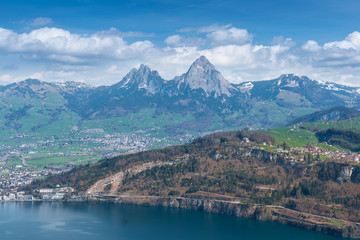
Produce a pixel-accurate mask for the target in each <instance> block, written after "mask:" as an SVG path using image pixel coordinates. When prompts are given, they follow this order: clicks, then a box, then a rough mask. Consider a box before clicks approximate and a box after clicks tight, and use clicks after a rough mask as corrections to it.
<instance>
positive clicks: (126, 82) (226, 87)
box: [117, 56, 236, 97]
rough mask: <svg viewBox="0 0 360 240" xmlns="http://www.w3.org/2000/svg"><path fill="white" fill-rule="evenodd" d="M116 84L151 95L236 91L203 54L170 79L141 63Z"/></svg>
mask: <svg viewBox="0 0 360 240" xmlns="http://www.w3.org/2000/svg"><path fill="white" fill-rule="evenodd" d="M117 85H118V87H121V88H127V89H131V88H132V89H133V88H137V89H144V90H146V91H147V93H148V94H152V95H154V94H156V93H161V92H164V90H165V91H167V92H168V93H169V94H172V95H178V94H182V93H185V92H187V91H191V90H203V91H204V92H205V94H206V96H211V95H212V96H214V97H219V96H222V95H225V96H227V97H229V96H230V95H231V93H232V92H233V91H236V89H235V87H233V86H232V85H231V84H230V83H229V82H228V81H227V80H226V79H225V78H224V77H223V76H222V75H221V73H220V72H219V71H217V70H216V69H215V66H214V65H213V64H211V63H210V62H209V60H208V59H207V58H206V57H204V56H201V57H200V58H198V59H197V60H196V61H195V62H194V63H193V64H192V65H191V66H190V68H189V70H188V71H187V72H186V73H184V74H182V75H181V76H178V77H175V78H174V79H172V80H169V81H166V80H164V79H162V78H161V77H160V75H159V73H158V72H157V71H155V70H152V69H150V68H149V67H148V66H145V65H143V64H142V65H140V68H139V69H133V70H131V71H130V72H129V73H128V74H127V75H126V76H125V77H124V78H123V79H122V80H121V81H120V83H118V84H117Z"/></svg>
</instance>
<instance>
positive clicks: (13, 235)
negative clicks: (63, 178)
mask: <svg viewBox="0 0 360 240" xmlns="http://www.w3.org/2000/svg"><path fill="white" fill-rule="evenodd" d="M0 239H1V240H13V239H14V240H15V239H16V240H17V239H27V240H42V239H47V240H48V239H51V240H60V239H61V240H64V239H65V240H70V239H76V240H82V239H84V240H85V239H86V240H93V239H94V240H95V239H96V240H97V239H100V240H113V239H116V240H120V239H121V240H138V239H146V240H151V239H157V240H159V239H164V240H165V239H166V240H180V239H181V240H182V239H185V240H192V239H196V240H201V239H206V240H211V239H221V240H224V239H251V240H256V239H259V240H260V239H261V240H264V239H266V240H272V239H274V240H282V239H284V240H285V239H291V240H297V239H299V240H303V239H306V240H311V239H314V240H315V239H316V240H335V239H342V238H337V237H333V236H329V235H326V234H323V233H320V232H314V231H307V230H303V229H298V228H295V227H291V226H286V225H282V224H277V223H271V222H262V221H257V220H254V219H245V218H237V217H234V216H226V215H219V214H213V213H204V212H198V211H192V210H184V209H177V208H163V207H153V206H136V205H123V204H115V203H104V202H99V203H98V202H90V203H87V202H68V203H65V202H7V203H0Z"/></svg>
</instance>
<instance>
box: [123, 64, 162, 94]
mask: <svg viewBox="0 0 360 240" xmlns="http://www.w3.org/2000/svg"><path fill="white" fill-rule="evenodd" d="M164 84H165V81H164V80H163V79H162V78H161V77H160V75H159V73H158V72H157V71H154V70H151V69H150V68H149V67H148V66H145V65H144V64H141V65H140V68H139V69H135V68H134V69H132V70H131V71H130V72H129V73H128V74H127V75H126V76H125V77H124V78H123V80H121V82H120V83H119V85H118V86H119V87H120V88H126V89H130V88H135V89H144V90H146V92H147V93H150V94H156V93H157V92H159V91H161V90H162V88H163V86H164Z"/></svg>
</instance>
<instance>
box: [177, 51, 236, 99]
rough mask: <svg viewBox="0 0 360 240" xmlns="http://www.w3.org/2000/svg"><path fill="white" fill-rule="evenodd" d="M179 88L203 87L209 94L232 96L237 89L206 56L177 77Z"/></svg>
mask: <svg viewBox="0 0 360 240" xmlns="http://www.w3.org/2000/svg"><path fill="white" fill-rule="evenodd" d="M177 80H178V88H179V89H180V90H181V89H186V88H189V89H202V90H204V91H205V93H206V94H207V95H211V94H214V96H215V97H219V96H221V95H226V96H228V97H229V96H231V92H232V91H236V88H235V87H233V86H232V85H231V84H230V83H229V82H228V81H227V80H226V79H225V78H224V77H223V76H222V75H221V73H220V72H219V71H217V70H216V69H215V67H214V65H212V64H211V63H210V62H209V60H207V58H206V57H204V56H201V57H200V58H198V59H197V60H196V61H195V62H194V63H193V64H192V65H191V67H190V68H189V70H188V71H187V72H186V73H185V74H183V75H182V76H180V77H179V78H177Z"/></svg>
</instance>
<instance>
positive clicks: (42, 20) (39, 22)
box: [30, 17, 53, 27]
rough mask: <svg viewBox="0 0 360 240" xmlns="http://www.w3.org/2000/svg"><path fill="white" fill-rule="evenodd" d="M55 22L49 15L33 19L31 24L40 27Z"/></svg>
mask: <svg viewBox="0 0 360 240" xmlns="http://www.w3.org/2000/svg"><path fill="white" fill-rule="evenodd" d="M51 23H53V20H52V19H51V18H47V17H38V18H35V19H33V20H32V21H31V22H30V25H31V26H33V27H39V26H46V25H49V24H51Z"/></svg>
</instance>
